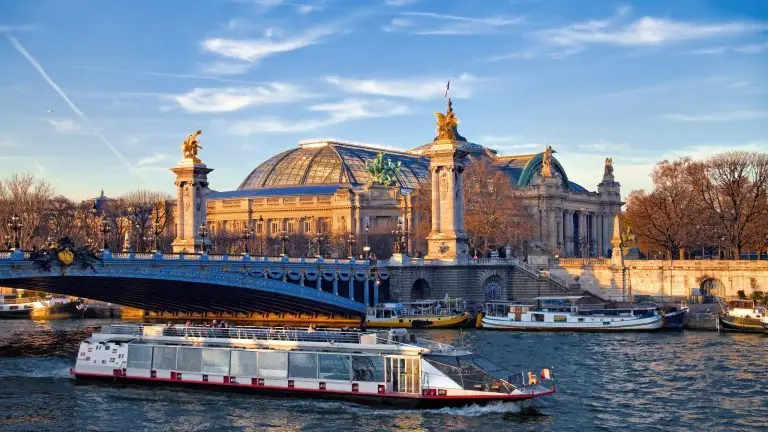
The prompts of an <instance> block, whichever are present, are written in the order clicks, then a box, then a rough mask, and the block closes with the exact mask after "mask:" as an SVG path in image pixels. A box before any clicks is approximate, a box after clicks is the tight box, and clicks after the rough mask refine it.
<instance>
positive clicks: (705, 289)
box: [699, 277, 727, 297]
mask: <svg viewBox="0 0 768 432" xmlns="http://www.w3.org/2000/svg"><path fill="white" fill-rule="evenodd" d="M699 288H700V290H701V296H702V297H725V295H726V292H727V291H726V288H725V284H724V283H723V282H722V281H721V280H720V279H717V278H714V277H706V278H704V279H703V280H702V281H701V284H700V285H699Z"/></svg>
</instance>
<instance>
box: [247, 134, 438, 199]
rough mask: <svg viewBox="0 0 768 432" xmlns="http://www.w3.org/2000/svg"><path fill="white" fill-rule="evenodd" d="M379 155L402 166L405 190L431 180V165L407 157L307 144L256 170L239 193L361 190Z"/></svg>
mask: <svg viewBox="0 0 768 432" xmlns="http://www.w3.org/2000/svg"><path fill="white" fill-rule="evenodd" d="M378 153H384V157H385V158H388V159H390V160H392V162H394V163H398V162H401V163H402V168H401V170H400V172H399V173H398V174H397V182H398V185H399V186H400V188H401V189H415V188H416V186H417V185H418V183H419V181H420V180H424V179H427V178H428V177H429V161H428V160H427V159H426V158H423V157H420V156H415V155H410V154H407V153H401V152H395V151H388V150H380V149H377V148H372V147H364V146H360V145H356V144H346V143H339V142H334V141H318V142H308V143H303V144H301V145H300V146H299V147H297V148H295V149H291V150H287V151H284V152H282V153H280V154H278V155H276V156H273V157H272V158H270V159H268V160H266V161H265V162H264V163H262V164H261V165H259V166H258V167H256V169H254V170H253V171H252V172H251V173H250V174H249V175H248V177H246V178H245V180H243V182H242V183H241V184H240V186H239V187H238V190H248V189H257V188H264V187H276V186H296V185H321V184H322V185H329V184H332V185H340V186H361V185H364V184H366V183H368V181H369V180H370V178H371V177H370V175H369V174H368V171H366V169H365V163H366V162H367V161H370V160H373V159H374V158H375V157H376V155H377V154H378Z"/></svg>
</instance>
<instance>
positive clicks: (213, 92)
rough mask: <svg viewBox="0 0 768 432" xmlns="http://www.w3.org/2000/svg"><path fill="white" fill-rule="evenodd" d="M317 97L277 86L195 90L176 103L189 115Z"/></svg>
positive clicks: (291, 87) (288, 87)
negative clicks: (189, 113) (190, 113)
mask: <svg viewBox="0 0 768 432" xmlns="http://www.w3.org/2000/svg"><path fill="white" fill-rule="evenodd" d="M314 96H315V95H313V94H311V93H306V92H304V91H302V90H300V89H299V88H298V87H296V86H294V85H291V84H285V83H279V82H275V83H271V84H268V85H264V86H256V87H229V88H195V89H192V90H191V91H189V92H187V93H184V94H181V95H175V96H173V99H174V100H175V101H176V102H177V103H178V104H179V106H181V108H183V109H185V110H186V111H189V112H194V113H217V112H231V111H237V110H241V109H244V108H247V107H251V106H256V105H266V104H280V103H290V102H297V101H301V100H306V99H309V98H311V97H314Z"/></svg>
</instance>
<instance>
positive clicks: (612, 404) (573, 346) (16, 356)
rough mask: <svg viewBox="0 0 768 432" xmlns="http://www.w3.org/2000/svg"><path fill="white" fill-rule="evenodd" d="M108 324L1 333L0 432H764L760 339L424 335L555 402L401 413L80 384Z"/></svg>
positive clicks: (767, 417)
mask: <svg viewBox="0 0 768 432" xmlns="http://www.w3.org/2000/svg"><path fill="white" fill-rule="evenodd" d="M105 322H107V321H89V320H85V321H81V320H73V321H52V322H32V321H23V320H18V321H0V430H2V431H68V430H98V431H118V430H123V431H144V430H152V431H165V430H168V431H208V430H216V431H240V430H258V431H261V430H264V431H323V432H337V431H338V432H347V431H354V430H364V431H494V432H499V431H507V430H536V431H539V430H562V431H589V430H608V431H619V430H621V431H631V430H660V431H661V430H664V431H668V430H705V431H737V430H739V431H758V430H762V431H766V430H768V337H766V336H761V335H750V334H718V333H710V332H690V331H687V332H656V333H621V334H601V333H594V334H589V333H584V334H580V333H503V332H490V331H475V330H468V331H463V332H461V331H458V330H431V331H423V332H422V333H425V335H424V336H426V337H429V338H431V339H434V340H438V341H440V342H446V343H454V344H457V345H465V346H467V347H468V348H469V349H471V350H472V351H473V352H476V353H478V354H481V355H483V356H485V357H488V358H489V359H491V360H493V361H494V362H496V363H499V364H502V365H506V366H507V367H508V369H510V370H513V371H516V370H520V371H523V370H525V371H528V370H532V369H533V370H540V369H541V368H542V367H552V368H553V370H554V376H555V379H556V382H557V387H558V392H557V393H556V394H555V395H554V396H550V397H548V398H544V399H543V400H541V401H540V402H539V403H537V405H536V407H535V409H534V410H532V411H527V412H524V413H520V412H519V410H518V409H516V406H515V405H510V404H506V405H492V406H487V407H476V406H475V407H466V408H451V409H441V410H428V411H416V410H410V411H403V410H388V409H380V408H369V407H364V406H358V405H355V404H350V403H345V402H328V401H316V400H304V399H276V398H265V397H259V396H255V395H248V394H239V393H225V392H215V391H192V390H189V389H182V388H156V387H153V388H149V387H133V386H129V387H115V386H110V385H106V384H86V385H75V384H74V383H73V381H72V379H71V378H70V377H69V375H68V370H69V368H70V367H72V366H73V365H74V358H75V356H76V355H77V348H78V346H79V343H80V341H81V340H82V339H84V338H86V337H88V336H89V334H90V332H91V331H92V330H93V329H94V328H97V327H98V326H99V325H100V324H102V323H105Z"/></svg>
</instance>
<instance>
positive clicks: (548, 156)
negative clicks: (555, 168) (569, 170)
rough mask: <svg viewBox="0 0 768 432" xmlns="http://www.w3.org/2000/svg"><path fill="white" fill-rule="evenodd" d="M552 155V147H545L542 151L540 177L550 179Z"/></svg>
mask: <svg viewBox="0 0 768 432" xmlns="http://www.w3.org/2000/svg"><path fill="white" fill-rule="evenodd" d="M552 153H556V152H555V151H554V150H552V146H547V148H546V149H545V150H544V156H543V157H542V159H541V176H542V177H552Z"/></svg>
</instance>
